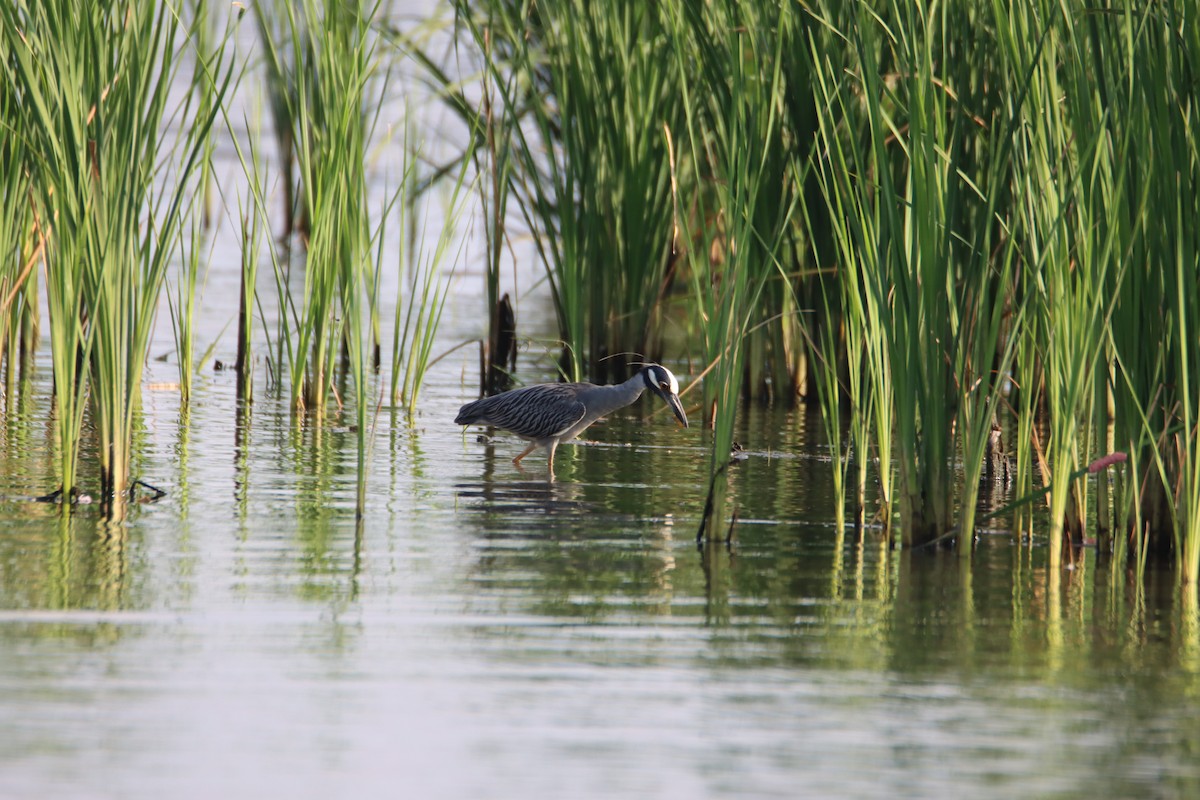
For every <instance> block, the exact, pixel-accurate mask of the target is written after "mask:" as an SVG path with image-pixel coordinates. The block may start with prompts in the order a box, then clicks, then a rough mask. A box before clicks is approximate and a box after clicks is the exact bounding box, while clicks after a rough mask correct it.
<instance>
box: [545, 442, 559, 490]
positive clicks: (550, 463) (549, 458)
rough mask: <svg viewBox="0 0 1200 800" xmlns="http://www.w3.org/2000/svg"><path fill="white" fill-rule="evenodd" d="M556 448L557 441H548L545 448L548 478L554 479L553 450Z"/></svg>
mask: <svg viewBox="0 0 1200 800" xmlns="http://www.w3.org/2000/svg"><path fill="white" fill-rule="evenodd" d="M557 449H558V442H557V441H553V442H550V446H549V447H547V448H546V461H547V462H548V463H547V465H546V469H547V471H548V472H549V477H550V480H551V481H553V480H554V451H555V450H557Z"/></svg>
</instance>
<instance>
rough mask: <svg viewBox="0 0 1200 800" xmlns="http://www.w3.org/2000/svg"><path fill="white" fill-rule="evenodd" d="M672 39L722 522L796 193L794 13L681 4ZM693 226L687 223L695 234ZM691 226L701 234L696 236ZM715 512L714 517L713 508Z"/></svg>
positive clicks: (770, 7) (713, 497)
mask: <svg viewBox="0 0 1200 800" xmlns="http://www.w3.org/2000/svg"><path fill="white" fill-rule="evenodd" d="M675 13H676V16H675V17H674V19H673V20H672V23H673V26H674V27H673V32H672V41H673V42H674V44H675V54H676V58H677V59H678V61H679V69H680V71H681V72H684V73H690V72H691V71H693V70H694V71H695V72H696V74H698V76H699V81H698V82H697V84H696V85H695V86H694V87H692V86H690V85H689V84H688V83H687V82H685V83H684V84H683V85H682V90H683V98H684V101H685V107H686V108H687V110H688V113H687V127H686V130H687V139H686V143H687V150H688V152H689V153H690V158H691V160H692V163H693V169H694V171H695V174H696V176H697V177H698V178H699V176H701V175H703V176H711V179H709V178H706V179H704V180H697V181H696V182H695V183H694V185H693V186H692V192H694V196H692V197H688V196H687V195H686V194H685V195H684V200H683V201H682V203H681V205H683V206H684V207H689V206H692V207H695V208H696V209H698V212H697V220H696V221H695V222H694V223H693V222H691V221H689V220H688V219H687V218H686V217H684V218H683V220H682V225H683V229H684V231H685V232H686V233H687V240H688V241H692V242H699V243H702V245H703V249H702V250H700V252H699V253H693V254H692V257H691V258H690V260H689V263H688V267H689V273H690V277H691V285H692V294H693V303H694V304H695V308H696V310H697V311H698V316H699V319H700V325H699V328H700V334H701V337H702V342H703V353H704V358H705V362H706V364H707V365H709V370H710V371H709V374H708V376H707V377H706V378H705V380H704V409H703V413H704V417H705V419H706V420H707V421H710V422H711V424H712V427H713V438H712V455H711V461H710V465H711V469H710V476H711V479H712V488H711V489H710V503H709V509H707V510H706V512H705V523H704V524H708V523H709V522H711V521H713V520H716V521H719V520H720V519H721V518H722V517H723V511H724V510H723V508H722V505H723V502H722V498H723V496H724V493H725V491H724V490H725V479H724V471H725V469H726V467H727V466H728V464H729V460H730V455H731V451H732V446H733V435H734V422H735V419H736V415H737V409H738V400H739V397H740V395H741V391H742V385H743V384H742V380H743V372H744V369H745V358H746V352H745V349H744V347H743V343H744V342H745V341H746V338H747V334H748V333H749V331H750V329H751V327H752V324H753V322H754V320H755V317H756V313H757V311H758V307H759V301H760V299H761V298H762V297H763V294H764V289H765V287H766V286H767V284H768V283H769V282H771V281H773V280H779V279H781V275H782V269H781V266H780V264H781V257H782V251H783V248H784V245H785V243H786V241H787V237H788V235H789V234H790V233H791V228H790V224H791V222H790V221H791V215H792V212H793V210H794V207H795V206H794V204H795V193H794V191H793V189H792V186H791V184H790V182H789V181H787V180H786V179H785V178H786V176H787V175H788V174H789V173H790V170H791V164H790V162H789V161H788V158H787V156H786V151H785V148H784V147H783V123H784V120H783V118H782V114H781V111H780V109H781V104H780V100H779V99H780V97H781V96H782V94H783V92H784V76H783V69H782V58H781V55H780V50H781V47H782V43H783V37H782V36H781V35H779V30H780V28H781V27H782V23H783V21H784V20H785V18H786V16H787V15H788V14H790V13H793V10H792V9H790V8H789V7H787V6H786V5H785V6H782V7H780V6H776V5H774V4H770V3H759V4H754V3H736V2H727V3H714V4H712V5H710V6H708V7H706V8H704V9H698V8H695V7H687V8H681V9H679V8H677V9H676V10H675ZM694 226H695V227H694ZM696 228H698V229H696ZM710 511H711V512H712V514H711V517H712V519H710V513H709V512H710Z"/></svg>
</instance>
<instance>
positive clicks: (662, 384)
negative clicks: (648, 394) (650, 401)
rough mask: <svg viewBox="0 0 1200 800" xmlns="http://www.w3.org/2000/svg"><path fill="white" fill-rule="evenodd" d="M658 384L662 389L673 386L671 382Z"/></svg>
mask: <svg viewBox="0 0 1200 800" xmlns="http://www.w3.org/2000/svg"><path fill="white" fill-rule="evenodd" d="M658 386H659V388H660V389H670V388H671V384H669V383H660V384H659V385H658Z"/></svg>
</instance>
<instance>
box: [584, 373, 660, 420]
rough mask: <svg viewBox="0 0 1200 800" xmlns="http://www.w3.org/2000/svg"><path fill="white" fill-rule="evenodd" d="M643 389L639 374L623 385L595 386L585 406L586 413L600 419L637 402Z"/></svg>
mask: <svg viewBox="0 0 1200 800" xmlns="http://www.w3.org/2000/svg"><path fill="white" fill-rule="evenodd" d="M645 388H646V381H645V379H644V378H642V375H641V373H640V372H639V373H638V374H636V375H634V376H633V377H632V378H630V379H629V380H627V381H625V382H624V383H617V384H613V385H612V386H597V387H596V388H595V389H594V390H592V398H590V399H589V402H588V404H587V405H588V411H589V413H594V414H595V415H596V416H597V417H602V416H604V415H605V414H608V413H611V412H613V411H616V410H617V409H618V408H624V407H625V406H627V405H629V404H630V403H632V402H633V401H634V400H637V399H638V398H639V397H641V396H642V392H643V391H644V390H645Z"/></svg>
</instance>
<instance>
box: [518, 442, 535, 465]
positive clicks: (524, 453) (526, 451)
mask: <svg viewBox="0 0 1200 800" xmlns="http://www.w3.org/2000/svg"><path fill="white" fill-rule="evenodd" d="M535 447H537V442H530V443H529V447H526V448H525V449H524V450H522V451H521V455H519V456H517V457H516V458H514V459H513V463H514V464H516V465H517V466H518V467H519V466H521V459H522V458H524V457H525V456H527V455H529V454H530V453H532V452H533V448H535Z"/></svg>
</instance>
